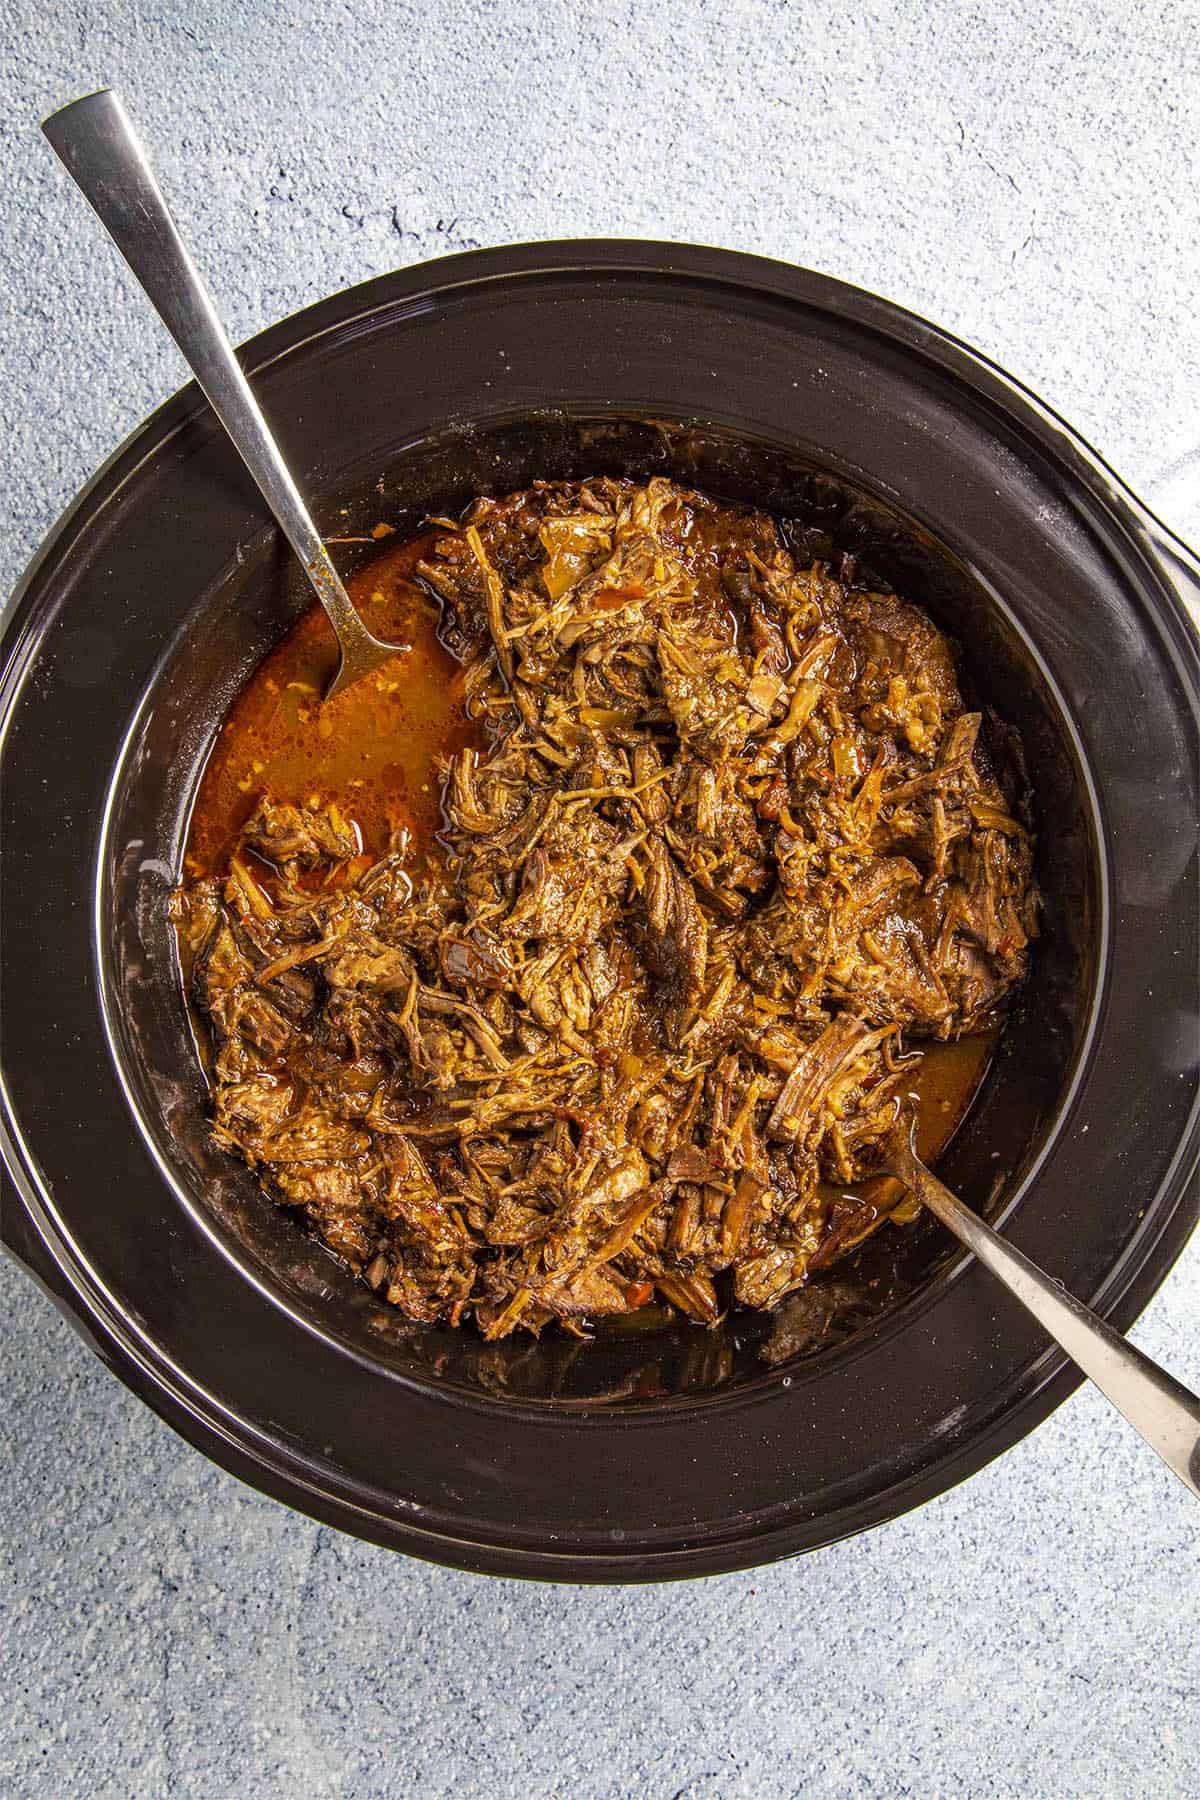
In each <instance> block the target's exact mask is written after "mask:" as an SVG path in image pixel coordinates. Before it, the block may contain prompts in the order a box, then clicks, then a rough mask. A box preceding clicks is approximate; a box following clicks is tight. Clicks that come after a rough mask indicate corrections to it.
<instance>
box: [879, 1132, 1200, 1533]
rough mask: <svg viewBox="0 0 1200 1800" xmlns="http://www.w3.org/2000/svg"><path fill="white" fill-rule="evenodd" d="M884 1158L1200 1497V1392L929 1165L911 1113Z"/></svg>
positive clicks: (894, 1172)
mask: <svg viewBox="0 0 1200 1800" xmlns="http://www.w3.org/2000/svg"><path fill="white" fill-rule="evenodd" d="M884 1164H885V1167H886V1168H888V1169H889V1170H890V1171H891V1173H892V1174H893V1175H895V1176H896V1177H897V1178H898V1179H899V1180H900V1181H902V1182H903V1183H904V1185H905V1186H906V1187H907V1188H909V1189H910V1190H911V1191H912V1192H913V1193H914V1194H915V1195H916V1196H917V1198H918V1200H920V1201H921V1203H922V1205H924V1206H925V1207H927V1208H928V1210H929V1211H930V1212H931V1213H932V1214H933V1215H934V1217H935V1218H936V1219H939V1220H940V1221H941V1223H942V1224H943V1225H945V1226H946V1227H947V1229H948V1230H950V1231H952V1232H953V1233H954V1235H955V1237H957V1238H958V1239H959V1240H960V1241H961V1242H962V1243H964V1244H965V1245H966V1246H967V1249H968V1250H972V1251H974V1253H975V1255H976V1256H977V1257H978V1258H979V1260H980V1262H981V1263H982V1264H983V1266H984V1268H985V1269H989V1270H990V1271H991V1273H992V1274H993V1275H994V1276H995V1277H996V1278H997V1280H998V1281H1002V1282H1003V1283H1004V1286H1005V1287H1006V1288H1007V1289H1008V1290H1009V1292H1010V1293H1011V1294H1015V1296H1016V1298H1017V1299H1018V1300H1019V1301H1020V1302H1021V1304H1022V1305H1023V1306H1025V1307H1026V1308H1027V1309H1028V1311H1029V1312H1031V1313H1032V1314H1033V1316H1034V1318H1035V1319H1037V1320H1038V1322H1039V1323H1040V1324H1041V1325H1044V1326H1045V1328H1046V1330H1047V1331H1048V1332H1049V1333H1050V1335H1051V1337H1052V1338H1054V1339H1055V1341H1056V1342H1057V1343H1058V1344H1060V1345H1061V1346H1062V1348H1063V1349H1064V1350H1065V1351H1066V1353H1067V1355H1068V1356H1069V1357H1070V1358H1071V1360H1072V1362H1074V1363H1075V1364H1076V1365H1077V1367H1079V1368H1080V1369H1082V1370H1083V1372H1084V1374H1085V1375H1087V1376H1088V1377H1089V1378H1090V1379H1091V1380H1092V1381H1094V1382H1095V1384H1096V1386H1097V1387H1098V1388H1099V1389H1100V1392H1101V1393H1102V1394H1103V1395H1104V1396H1105V1397H1106V1399H1108V1400H1111V1401H1112V1404H1113V1405H1114V1406H1115V1407H1116V1409H1117V1411H1118V1412H1119V1413H1122V1414H1123V1415H1124V1416H1125V1418H1126V1419H1128V1421H1129V1423H1130V1424H1131V1425H1132V1426H1133V1428H1134V1430H1135V1431H1137V1432H1140V1433H1141V1435H1142V1437H1144V1438H1145V1440H1146V1442H1147V1443H1148V1444H1149V1445H1150V1447H1151V1449H1152V1450H1156V1451H1157V1452H1158V1454H1159V1456H1161V1458H1162V1460H1163V1461H1164V1462H1165V1463H1166V1465H1167V1467H1168V1469H1171V1470H1172V1471H1173V1472H1174V1473H1175V1474H1176V1475H1178V1477H1179V1479H1180V1481H1182V1482H1183V1484H1184V1486H1185V1487H1186V1488H1189V1489H1190V1490H1191V1492H1192V1493H1193V1494H1194V1495H1195V1496H1196V1498H1197V1499H1198V1500H1200V1399H1197V1397H1196V1395H1195V1394H1193V1393H1192V1392H1191V1391H1190V1389H1188V1388H1185V1387H1184V1386H1183V1383H1182V1382H1179V1381H1176V1380H1175V1377H1174V1376H1173V1375H1168V1374H1167V1371H1166V1370H1165V1369H1160V1368H1159V1366H1158V1364H1157V1363H1156V1362H1152V1361H1151V1360H1150V1358H1149V1357H1148V1356H1143V1354H1142V1352H1141V1351H1140V1350H1138V1349H1135V1348H1134V1346H1133V1345H1132V1344H1130V1343H1127V1342H1126V1340H1125V1339H1124V1338H1123V1337H1121V1336H1120V1334H1119V1333H1118V1332H1115V1331H1114V1330H1113V1329H1112V1327H1111V1326H1110V1325H1106V1324H1105V1323H1104V1320H1103V1319H1101V1318H1098V1317H1097V1316H1096V1314H1095V1313H1094V1312H1092V1311H1091V1310H1090V1308H1088V1307H1086V1306H1084V1304H1083V1302H1082V1301H1080V1300H1076V1299H1075V1297H1074V1295H1072V1294H1069V1293H1068V1292H1067V1291H1066V1289H1065V1288H1064V1287H1063V1286H1062V1285H1061V1283H1060V1282H1057V1281H1052V1280H1051V1279H1050V1277H1049V1276H1048V1275H1046V1274H1043V1272H1042V1270H1041V1269H1039V1268H1038V1266H1037V1264H1036V1263H1033V1262H1030V1260H1029V1258H1028V1257H1027V1256H1025V1255H1023V1254H1022V1252H1021V1251H1020V1250H1017V1249H1015V1248H1014V1247H1013V1245H1012V1244H1010V1243H1008V1242H1007V1241H1006V1240H1005V1239H1004V1238H1002V1237H1000V1236H999V1234H998V1233H997V1232H995V1231H993V1230H992V1228H991V1226H990V1225H985V1224H984V1222H983V1220H982V1219H981V1218H980V1217H979V1215H978V1213H975V1212H972V1210H971V1208H970V1207H969V1206H965V1205H964V1204H963V1202H962V1201H961V1200H960V1199H959V1198H958V1196H957V1195H956V1194H952V1193H951V1192H950V1189H949V1188H948V1187H945V1186H944V1185H943V1184H942V1183H941V1182H940V1181H939V1180H938V1178H937V1176H936V1175H934V1174H932V1173H931V1172H930V1170H929V1169H927V1168H926V1167H925V1164H924V1163H923V1162H922V1161H921V1160H920V1158H919V1157H918V1156H917V1154H916V1152H915V1151H914V1149H913V1147H912V1142H911V1129H910V1128H909V1127H908V1126H906V1125H905V1123H904V1122H903V1121H901V1123H900V1124H899V1125H898V1126H897V1129H896V1131H895V1132H894V1133H893V1135H892V1137H891V1138H890V1139H889V1140H888V1142H887V1143H886V1144H885V1146H884Z"/></svg>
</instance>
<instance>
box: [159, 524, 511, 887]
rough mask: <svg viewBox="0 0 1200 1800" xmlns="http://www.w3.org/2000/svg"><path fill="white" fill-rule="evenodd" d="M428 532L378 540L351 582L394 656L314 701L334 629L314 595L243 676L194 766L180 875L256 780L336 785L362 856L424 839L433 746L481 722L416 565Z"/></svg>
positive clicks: (327, 670)
mask: <svg viewBox="0 0 1200 1800" xmlns="http://www.w3.org/2000/svg"><path fill="white" fill-rule="evenodd" d="M437 535H438V534H437V532H436V531H429V532H426V533H424V534H423V535H422V536H421V537H418V538H415V539H411V540H409V541H408V542H407V543H404V544H401V545H399V546H397V547H395V548H393V549H389V550H386V551H384V552H383V554H382V555H380V556H379V557H377V558H375V559H374V560H373V561H372V562H370V563H369V564H368V565H367V567H366V568H365V569H363V570H361V571H360V572H359V574H358V575H356V576H355V577H353V579H352V580H351V581H350V582H349V583H348V590H349V594H350V598H351V599H352V600H353V602H354V604H355V606H356V607H357V608H358V610H359V612H360V613H361V614H362V617H363V619H364V620H365V622H366V624H367V625H368V626H369V627H370V629H371V630H372V631H373V632H374V634H375V636H376V637H378V638H382V639H383V640H384V641H385V642H386V643H396V644H402V645H403V646H404V648H403V650H402V651H401V652H400V653H399V654H398V655H397V656H396V657H395V658H394V660H393V661H391V662H389V663H385V664H384V666H383V667H382V668H381V669H377V670H376V671H375V672H374V673H373V674H371V675H366V676H364V677H363V679H362V680H361V681H358V682H355V684H354V686H353V687H351V688H347V689H345V690H344V691H343V692H342V693H340V694H338V695H336V696H335V697H334V698H333V699H332V700H328V701H325V702H324V703H322V701H321V695H322V694H323V693H324V691H325V688H326V685H327V683H328V681H329V679H330V677H331V676H332V674H333V672H334V669H335V668H336V665H337V641H336V639H335V638H334V635H333V629H332V627H331V626H330V624H329V622H328V620H327V619H326V617H325V614H324V613H323V612H322V610H321V608H320V607H319V606H316V605H314V606H313V607H311V608H310V610H309V611H308V612H306V613H305V614H304V615H303V617H302V618H301V619H300V621H299V623H298V624H297V625H296V626H295V627H294V628H293V629H292V631H291V632H290V633H289V634H288V636H287V637H286V638H284V640H283V642H282V643H280V644H279V645H277V646H276V648H275V649H274V650H272V651H271V652H270V653H269V654H268V655H267V657H266V658H265V659H264V661H263V662H262V663H261V664H260V665H259V667H258V669H257V670H256V671H255V673H254V674H253V675H252V676H251V678H250V681H249V682H248V683H247V685H246V687H245V688H243V690H242V692H241V693H240V694H239V695H238V697H237V699H236V700H235V701H234V703H233V706H232V708H231V709H230V712H229V716H228V718H227V719H226V720H225V723H224V725H223V726H222V727H221V731H220V733H219V735H218V737H217V740H216V742H215V744H214V745H213V747H212V750H211V752H210V754H209V758H208V762H207V764H206V766H205V770H204V774H203V776H202V778H201V782H200V789H199V792H198V794H197V796H196V804H195V807H194V809H193V812H192V819H191V824H190V826H189V829H188V837H187V845H186V848H185V853H184V868H185V872H186V875H187V877H188V879H189V880H194V879H195V878H196V877H198V876H202V875H212V874H218V873H220V871H221V870H222V868H223V866H224V864H225V861H226V859H227V857H228V856H229V853H230V851H231V850H232V849H233V848H234V846H235V844H236V843H237V838H238V833H239V832H240V831H241V829H242V826H243V825H244V824H245V823H246V820H247V819H248V818H249V817H250V814H251V813H252V812H253V810H254V808H255V806H256V804H257V802H258V800H259V799H260V797H261V796H262V795H263V794H269V795H270V796H271V797H272V799H275V800H287V801H292V802H293V803H295V804H300V803H302V802H303V801H304V800H306V799H307V798H308V796H309V795H311V794H320V795H322V796H324V797H325V798H332V799H336V800H337V802H338V804H339V806H341V807H342V809H343V810H344V811H345V812H347V813H348V814H349V815H350V816H351V817H352V818H353V819H354V821H355V823H356V824H357V826H358V829H359V832H360V834H361V836H362V843H363V849H364V851H366V852H368V853H369V854H370V855H371V856H372V857H378V856H380V855H382V854H383V853H384V852H385V851H386V850H387V849H388V847H389V844H390V842H391V839H392V837H393V835H394V834H395V833H396V832H398V831H404V830H406V831H408V832H409V833H410V834H411V837H412V839H413V843H414V849H416V850H417V851H420V850H423V849H427V848H428V847H429V846H430V844H431V843H432V841H433V838H434V835H435V834H436V832H437V830H438V826H439V823H440V817H441V815H440V806H439V799H438V792H439V782H438V777H437V773H436V770H435V768H434V759H435V758H436V757H438V756H441V755H449V754H452V753H453V752H454V751H455V750H458V749H461V748H462V747H463V746H464V745H467V744H474V743H478V742H480V741H481V735H482V734H481V731H480V728H479V727H478V726H477V725H476V724H475V722H474V721H473V720H472V719H471V718H469V717H468V714H467V711H466V707H465V705H464V697H463V674H462V669H461V667H460V665H459V663H458V662H457V661H456V660H455V658H454V657H453V656H452V655H451V654H450V652H449V651H448V650H447V649H446V648H445V646H444V645H443V644H442V642H441V641H440V639H439V637H438V611H437V606H436V603H435V602H434V601H433V600H431V599H430V597H429V595H428V594H427V593H426V592H425V591H424V589H422V588H421V587H420V586H419V585H418V584H417V583H416V582H415V581H414V580H413V578H412V571H413V568H414V565H415V564H416V562H417V561H418V560H419V558H420V557H422V556H424V555H427V554H428V551H429V547H430V545H431V543H432V541H433V539H434V538H435V537H436V536H437Z"/></svg>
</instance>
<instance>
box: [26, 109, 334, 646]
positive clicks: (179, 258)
mask: <svg viewBox="0 0 1200 1800" xmlns="http://www.w3.org/2000/svg"><path fill="white" fill-rule="evenodd" d="M42 130H43V131H44V132H45V134H46V137H47V138H48V139H49V141H50V144H51V145H52V147H53V149H54V150H55V152H56V154H57V155H58V156H59V158H60V159H61V161H62V163H63V165H64V166H65V168H66V170H67V173H68V174H69V175H70V176H71V178H72V180H73V181H74V182H75V183H76V184H77V186H78V187H79V188H80V190H81V192H82V193H83V196H84V198H85V199H86V200H87V201H88V202H89V203H90V205H91V206H92V207H93V208H94V210H95V212H96V213H97V215H98V217H99V219H100V222H101V224H102V225H103V226H104V228H105V230H106V231H107V232H108V234H109V236H110V237H111V238H112V240H113V242H114V243H115V244H116V246H117V249H118V250H119V251H120V252H121V255H122V256H123V257H124V258H125V261H126V262H127V263H128V264H129V267H130V268H131V269H132V271H133V273H134V275H135V276H136V278H137V280H138V282H139V284H140V285H141V287H142V290H143V292H144V293H145V295H146V297H147V299H148V300H149V301H150V304H151V305H152V306H153V307H154V310H155V311H156V312H157V314H158V316H159V318H160V319H161V320H162V322H163V324H164V325H165V326H166V328H167V330H168V331H169V332H170V333H171V336H172V337H173V338H174V339H175V342H176V344H178V346H179V348H180V350H181V351H182V352H183V355H184V358H185V359H186V361H187V363H188V364H189V366H190V368H191V370H192V373H193V375H195V377H196V380H197V381H198V382H199V384H200V387H201V388H202V389H203V391H204V394H205V395H206V397H207V398H208V400H209V402H210V404H211V406H212V409H213V411H214V412H215V413H216V415H217V417H218V418H219V419H220V421H221V423H222V425H223V426H224V427H225V429H226V431H227V432H228V433H229V435H230V437H231V438H232V439H233V442H234V444H235V445H236V447H237V450H238V453H239V455H240V456H241V458H242V461H243V462H244V463H245V464H246V467H247V468H248V469H249V471H250V473H251V474H252V475H253V477H254V479H255V481H256V482H257V483H258V486H259V488H260V489H261V491H262V495H263V498H264V499H265V500H266V503H267V505H268V506H269V507H270V509H271V511H272V513H273V514H274V515H275V518H276V520H277V522H278V524H279V527H280V529H281V530H282V531H283V533H284V536H285V537H286V538H287V540H288V542H289V543H290V544H291V546H292V549H293V550H294V551H295V552H296V555H297V556H298V557H299V559H300V563H301V566H302V567H303V569H304V572H305V574H306V575H307V576H308V579H309V581H310V582H311V583H312V585H313V588H314V589H315V590H316V595H317V598H318V600H319V601H320V602H321V605H322V606H323V607H324V608H325V611H326V612H327V613H328V615H329V619H330V623H331V624H332V625H333V628H334V630H335V631H336V632H337V635H338V641H339V643H340V644H341V646H342V652H343V656H344V655H345V653H346V651H347V649H348V648H349V647H351V646H353V645H355V644H357V643H358V642H359V640H360V639H361V640H367V639H368V637H369V634H368V633H367V631H366V628H365V627H364V625H363V623H362V620H361V619H360V618H359V616H358V614H357V613H356V612H355V610H354V607H353V605H352V603H351V601H350V597H349V595H348V594H347V592H346V590H345V588H344V587H343V585H342V582H341V578H340V577H339V575H338V573H337V570H336V569H335V568H334V566H333V563H332V561H331V559H330V556H329V552H328V551H327V550H326V548H325V545H324V543H323V542H322V539H321V534H320V532H319V531H318V530H317V527H316V524H315V522H314V520H313V517H312V515H311V513H310V512H309V510H308V508H307V506H306V505H305V504H304V501H303V499H302V498H301V495H300V491H299V489H298V488H297V486H296V483H295V482H294V481H293V479H292V476H291V473H290V471H289V469H288V466H287V464H286V463H285V462H284V459H283V455H282V453H281V451H280V449H279V446H278V444H277V443H276V442H275V439H274V437H273V436H272V433H271V428H270V426H269V425H268V424H267V421H266V419H265V418H264V417H263V413H262V409H261V407H260V406H259V404H258V401H257V400H256V399H255V398H254V395H253V393H252V391H251V388H250V384H249V382H248V381H247V380H246V377H245V375H244V374H243V373H242V367H241V364H240V363H239V362H238V359H237V357H236V356H235V354H234V351H233V346H232V344H231V343H230V342H229V339H228V337H227V336H226V334H225V329H224V327H223V326H222V324H221V321H220V319H219V318H218V317H217V313H216V308H215V307H214V306H213V303H212V300H211V298H210V296H209V293H208V289H207V288H206V287H205V285H204V282H203V280H202V279H201V276H200V272H199V270H198V269H197V268H196V265H195V263H194V262H193V261H192V258H191V256H190V254H189V252H188V248H187V245H186V244H185V243H184V241H183V239H182V237H181V236H180V235H179V228H178V226H177V225H176V223H175V220H174V218H173V217H172V215H171V210H170V208H169V207H168V205H167V202H166V200H165V199H164V197H163V193H162V189H161V188H160V187H159V185H158V182H157V180H156V179H155V175H154V171H153V169H152V168H151V167H150V163H149V160H148V159H147V156H146V152H145V150H144V149H143V147H142V144H141V140H140V139H139V137H138V135H137V132H136V131H135V130H134V128H133V124H132V122H131V121H130V118H129V115H128V114H127V113H126V111H125V108H124V107H123V106H122V105H121V102H120V100H119V99H118V98H117V96H116V94H114V93H113V92H112V90H111V88H102V89H101V90H100V92H99V93H96V94H86V95H85V96H84V97H83V99H81V100H73V101H72V102H71V104H70V105H69V106H64V107H63V108H62V109H61V111H59V112H56V113H53V114H51V116H50V118H48V119H46V120H44V121H43V123H42Z"/></svg>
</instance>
